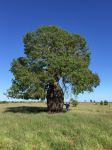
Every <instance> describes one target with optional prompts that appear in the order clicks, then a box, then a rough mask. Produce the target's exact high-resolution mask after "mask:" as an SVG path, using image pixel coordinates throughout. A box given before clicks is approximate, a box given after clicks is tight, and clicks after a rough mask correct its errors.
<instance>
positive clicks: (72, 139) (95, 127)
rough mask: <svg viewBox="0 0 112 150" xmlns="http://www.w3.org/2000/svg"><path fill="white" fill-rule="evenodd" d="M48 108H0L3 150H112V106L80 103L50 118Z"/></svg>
mask: <svg viewBox="0 0 112 150" xmlns="http://www.w3.org/2000/svg"><path fill="white" fill-rule="evenodd" d="M44 107H46V105H45V104H40V103H29V104H28V103H15V104H0V150H112V105H111V106H100V105H95V104H90V103H80V104H79V105H78V107H77V108H73V107H71V108H70V109H71V110H70V111H69V112H67V113H57V114H48V113H47V112H45V111H46V109H45V108H44Z"/></svg>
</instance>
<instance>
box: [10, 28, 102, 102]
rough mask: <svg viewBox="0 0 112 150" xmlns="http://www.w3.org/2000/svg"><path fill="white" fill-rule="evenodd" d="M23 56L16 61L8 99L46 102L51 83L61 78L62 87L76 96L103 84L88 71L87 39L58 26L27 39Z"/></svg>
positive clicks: (13, 65) (31, 33) (12, 65)
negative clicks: (42, 100)
mask: <svg viewBox="0 0 112 150" xmlns="http://www.w3.org/2000/svg"><path fill="white" fill-rule="evenodd" d="M23 41H24V53H25V55H24V57H19V58H17V59H14V60H13V61H12V64H11V69H10V71H11V72H12V73H13V75H14V77H13V80H12V86H11V88H10V89H9V90H8V96H9V97H13V98H23V99H39V98H41V99H45V97H46V90H47V88H48V84H49V83H54V82H59V80H60V79H62V83H63V88H65V89H67V87H68V84H69V85H70V86H71V89H72V92H73V93H74V94H79V93H83V92H84V91H90V92H91V91H93V89H94V88H95V87H97V86H98V85H99V83H100V80H99V77H98V75H97V74H94V73H92V71H91V70H89V64H90V52H89V49H88V46H87V43H86V40H85V39H84V38H83V37H81V36H80V35H78V34H73V33H68V32H66V31H64V30H63V29H61V28H59V27H57V26H43V27H40V28H38V29H37V30H36V31H35V32H28V33H26V35H25V36H24V40H23Z"/></svg>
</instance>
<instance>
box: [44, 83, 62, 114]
mask: <svg viewBox="0 0 112 150" xmlns="http://www.w3.org/2000/svg"><path fill="white" fill-rule="evenodd" d="M63 105H64V93H63V91H62V89H61V87H60V86H59V85H58V84H57V83H54V84H50V85H49V88H48V91H47V107H48V111H50V112H62V111H63Z"/></svg>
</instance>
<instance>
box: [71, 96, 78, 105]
mask: <svg viewBox="0 0 112 150" xmlns="http://www.w3.org/2000/svg"><path fill="white" fill-rule="evenodd" d="M70 101H71V104H72V105H73V107H77V105H78V104H79V102H78V101H77V100H74V99H73V98H71V99H70Z"/></svg>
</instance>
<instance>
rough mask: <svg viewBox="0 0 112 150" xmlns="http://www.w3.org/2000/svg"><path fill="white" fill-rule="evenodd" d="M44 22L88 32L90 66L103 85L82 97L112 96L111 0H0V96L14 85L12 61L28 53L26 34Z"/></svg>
mask: <svg viewBox="0 0 112 150" xmlns="http://www.w3.org/2000/svg"><path fill="white" fill-rule="evenodd" d="M43 25H58V26H60V27H61V28H64V29H65V30H67V31H69V32H73V33H79V34H80V35H82V36H84V37H85V38H86V40H87V42H88V46H89V48H90V52H91V64H90V68H91V70H92V71H93V72H95V73H98V74H99V76H100V79H101V83H100V86H99V87H97V88H96V89H95V90H94V92H93V93H86V92H85V93H84V94H83V95H82V94H80V95H79V96H78V99H80V100H90V99H93V100H101V99H108V100H112V1H111V0H0V52H1V54H0V100H6V99H7V98H6V97H5V96H4V95H3V93H5V92H6V90H7V89H8V88H9V87H10V85H11V79H12V74H11V73H10V71H9V69H10V64H11V62H12V59H13V58H17V57H19V56H22V55H23V53H24V47H23V41H22V40H23V36H24V35H25V33H26V32H29V31H35V29H36V28H38V27H39V26H43Z"/></svg>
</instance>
